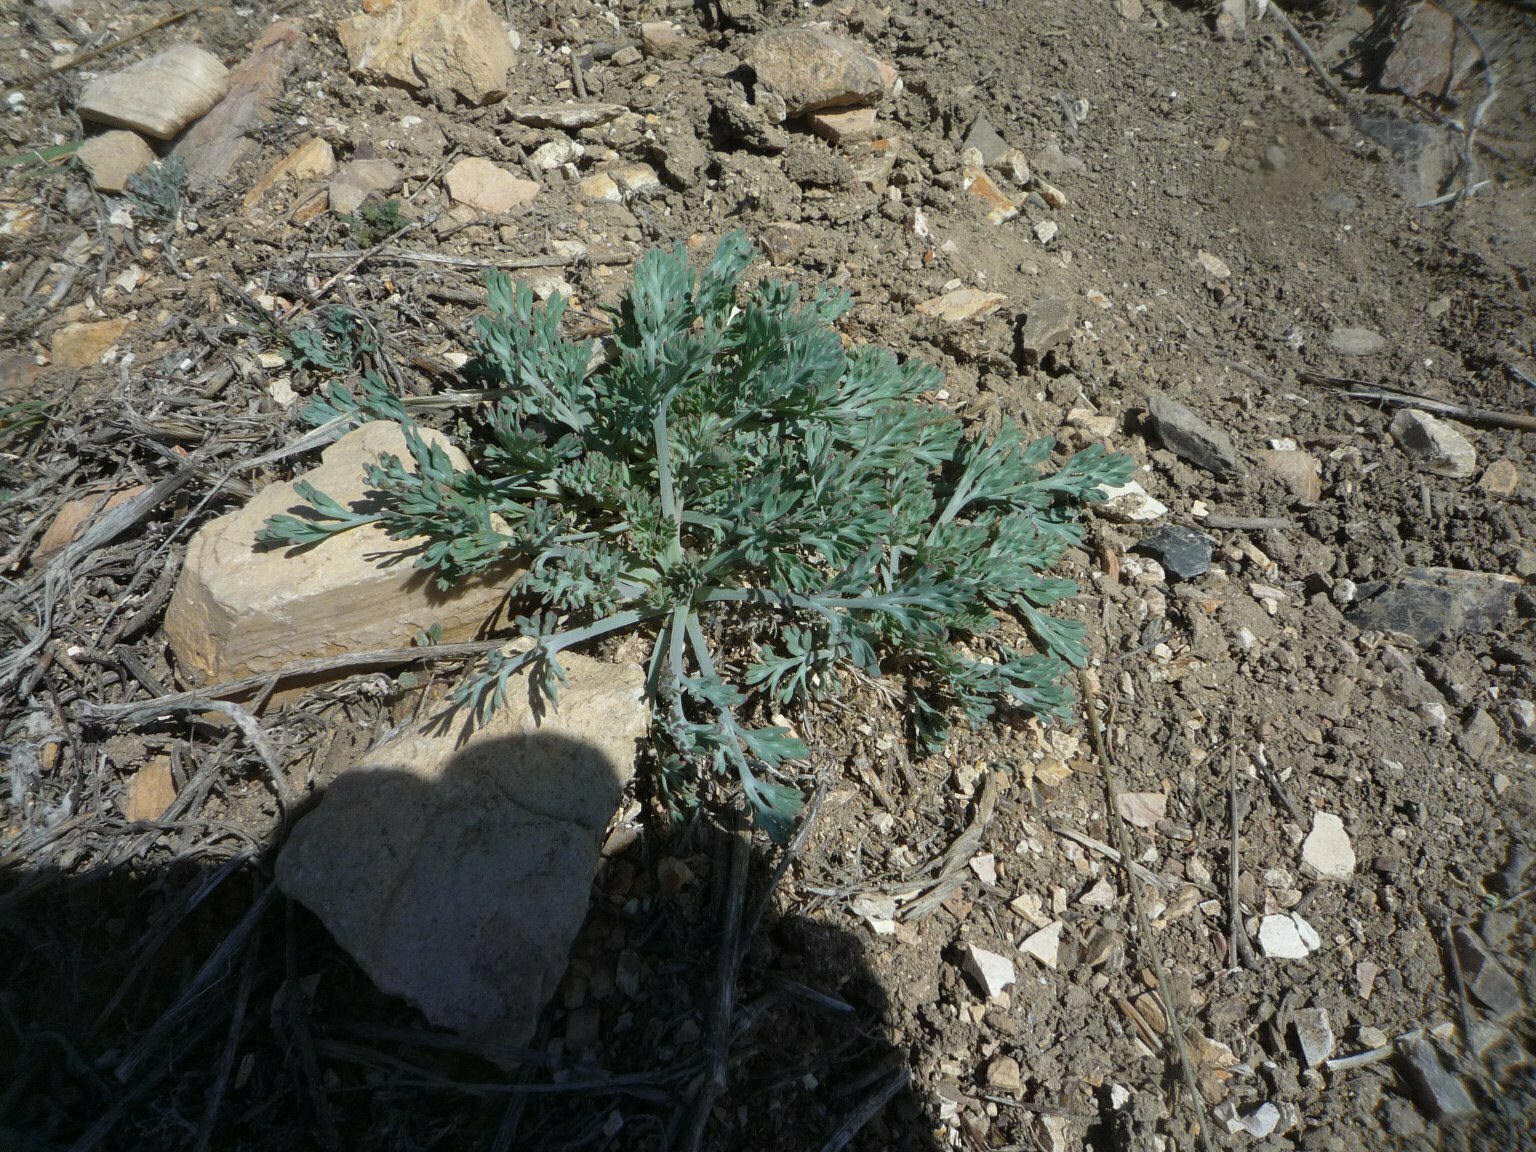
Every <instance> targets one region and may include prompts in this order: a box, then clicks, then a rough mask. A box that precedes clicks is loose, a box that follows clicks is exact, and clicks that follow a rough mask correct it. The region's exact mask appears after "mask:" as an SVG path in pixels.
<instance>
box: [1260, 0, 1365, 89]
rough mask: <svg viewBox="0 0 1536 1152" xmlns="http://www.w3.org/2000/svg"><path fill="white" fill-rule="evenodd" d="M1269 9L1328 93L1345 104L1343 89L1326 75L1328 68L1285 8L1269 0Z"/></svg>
mask: <svg viewBox="0 0 1536 1152" xmlns="http://www.w3.org/2000/svg"><path fill="white" fill-rule="evenodd" d="M1269 10H1270V11H1271V12H1273V13H1274V14H1275V18H1276V19H1278V20H1279V21H1280V23H1281V24H1282V25H1284V26H1285V33H1286V35H1287V36H1289V37H1290V38H1291V43H1293V44H1295V45H1296V50H1297V51H1298V52H1300V53H1301V54H1302V55H1303V56H1305V57H1306V60H1307V63H1308V64H1309V65H1310V66H1311V68H1312V71H1313V72H1315V73H1316V74H1317V78H1318V79H1319V80H1321V81H1322V82H1323V86H1324V87H1325V88H1327V89H1328V94H1329V95H1330V96H1332V97H1333V98H1334V99H1335V100H1337V101H1338V102H1339V103H1340V104H1343V105H1346V106H1347V105H1348V103H1349V101H1348V100H1347V99H1346V98H1345V96H1344V89H1342V88H1340V87H1339V86H1338V85H1337V84H1335V83H1334V80H1333V77H1332V76H1330V75H1328V69H1326V68H1324V67H1323V64H1322V61H1321V60H1319V59H1318V58H1317V55H1316V53H1314V52H1313V51H1312V48H1311V46H1310V45H1309V44H1308V43H1307V42H1306V41H1305V40H1303V39H1302V38H1301V33H1300V32H1298V31H1296V25H1294V24H1292V23H1291V18H1290V17H1289V16H1287V15H1286V14H1285V9H1283V8H1281V7H1280V5H1278V4H1276V3H1275V0H1269Z"/></svg>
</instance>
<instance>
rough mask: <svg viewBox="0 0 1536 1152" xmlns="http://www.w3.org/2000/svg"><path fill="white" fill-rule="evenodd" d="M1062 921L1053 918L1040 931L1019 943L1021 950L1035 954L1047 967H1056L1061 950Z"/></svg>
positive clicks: (1031, 954) (1027, 953)
mask: <svg viewBox="0 0 1536 1152" xmlns="http://www.w3.org/2000/svg"><path fill="white" fill-rule="evenodd" d="M1062 927H1063V925H1062V922H1061V921H1060V920H1053V921H1051V922H1050V923H1049V924H1047V925H1046V926H1045V927H1044V928H1042V929H1040V931H1038V932H1036V933H1034V934H1033V935H1030V936H1027V937H1025V939H1024V942H1023V943H1022V944H1020V945H1019V951H1020V952H1023V953H1025V954H1026V955H1029V956H1033V957H1034V958H1035V959H1036V960H1038V961H1040V963H1042V964H1044V965H1045V966H1046V967H1047V968H1055V967H1056V958H1057V956H1058V955H1059V954H1060V952H1061V930H1062Z"/></svg>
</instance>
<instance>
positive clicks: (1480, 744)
mask: <svg viewBox="0 0 1536 1152" xmlns="http://www.w3.org/2000/svg"><path fill="white" fill-rule="evenodd" d="M1456 743H1457V745H1458V746H1459V747H1460V748H1461V750H1462V751H1463V752H1465V753H1466V754H1467V756H1468V758H1469V759H1471V760H1473V761H1474V762H1475V763H1478V764H1482V763H1485V762H1486V761H1487V760H1488V758H1489V757H1490V756H1492V755H1493V754H1494V753H1495V752H1497V751H1498V750H1499V723H1498V721H1497V720H1495V719H1494V718H1493V717H1492V716H1490V715H1488V712H1487V710H1486V709H1484V708H1479V709H1477V710H1476V711H1475V712H1473V713H1472V718H1471V719H1469V720H1468V721H1467V724H1466V727H1465V728H1463V729H1462V730H1461V735H1460V736H1458V737H1457V738H1456Z"/></svg>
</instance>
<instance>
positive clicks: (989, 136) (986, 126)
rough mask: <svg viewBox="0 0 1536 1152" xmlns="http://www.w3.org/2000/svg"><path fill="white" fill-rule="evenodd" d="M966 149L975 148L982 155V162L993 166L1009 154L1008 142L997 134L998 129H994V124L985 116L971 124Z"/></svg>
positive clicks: (967, 134)
mask: <svg viewBox="0 0 1536 1152" xmlns="http://www.w3.org/2000/svg"><path fill="white" fill-rule="evenodd" d="M963 147H965V148H974V149H976V151H978V152H980V153H981V162H982V163H983V164H987V165H992V164H996V163H997V162H998V161H999V160H1001V159H1002V158H1003V157H1004V156H1005V155H1006V154H1007V152H1008V141H1006V140H1004V139H1003V138H1002V137H1001V136H999V135H998V134H997V129H995V128H993V127H992V122H991V121H990V120H988V119H987V118H986V117H985V116H978V117H976V119H975V120H973V121H972V122H971V130H970V131H969V132H967V133H966V134H965V144H964V145H963Z"/></svg>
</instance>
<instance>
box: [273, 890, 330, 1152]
mask: <svg viewBox="0 0 1536 1152" xmlns="http://www.w3.org/2000/svg"><path fill="white" fill-rule="evenodd" d="M284 911H285V912H286V916H285V919H284V936H285V939H284V942H283V963H284V968H285V979H284V982H283V987H282V993H281V994H282V1005H281V1007H280V1008H279V1009H278V1014H279V1015H280V1016H281V1017H282V1018H283V1019H284V1020H285V1021H286V1022H287V1024H288V1038H289V1040H290V1041H291V1042H292V1044H293V1046H294V1048H296V1049H297V1050H298V1057H299V1070H300V1072H301V1073H302V1075H303V1078H304V1085H305V1087H306V1088H308V1089H309V1098H310V1104H311V1105H312V1106H313V1108H314V1110H315V1124H316V1126H317V1127H318V1128H319V1129H320V1131H319V1133H318V1140H319V1143H320V1146H321V1147H322V1148H325V1149H327V1150H329V1149H333V1148H338V1147H340V1145H341V1136H340V1133H339V1132H338V1131H337V1129H336V1116H335V1114H334V1113H333V1112H332V1111H331V1102H330V1100H329V1099H328V1098H327V1097H326V1094H325V1083H324V1081H323V1080H321V1078H320V1062H319V1060H318V1059H317V1058H316V1055H315V1040H314V1037H313V1036H311V1035H310V1034H309V996H308V995H307V994H306V993H305V991H304V985H303V982H302V981H301V980H300V979H299V949H298V943H297V940H296V938H295V935H294V931H293V916H294V903H293V901H291V900H290V901H288V903H287V906H286V908H285V909H284Z"/></svg>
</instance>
